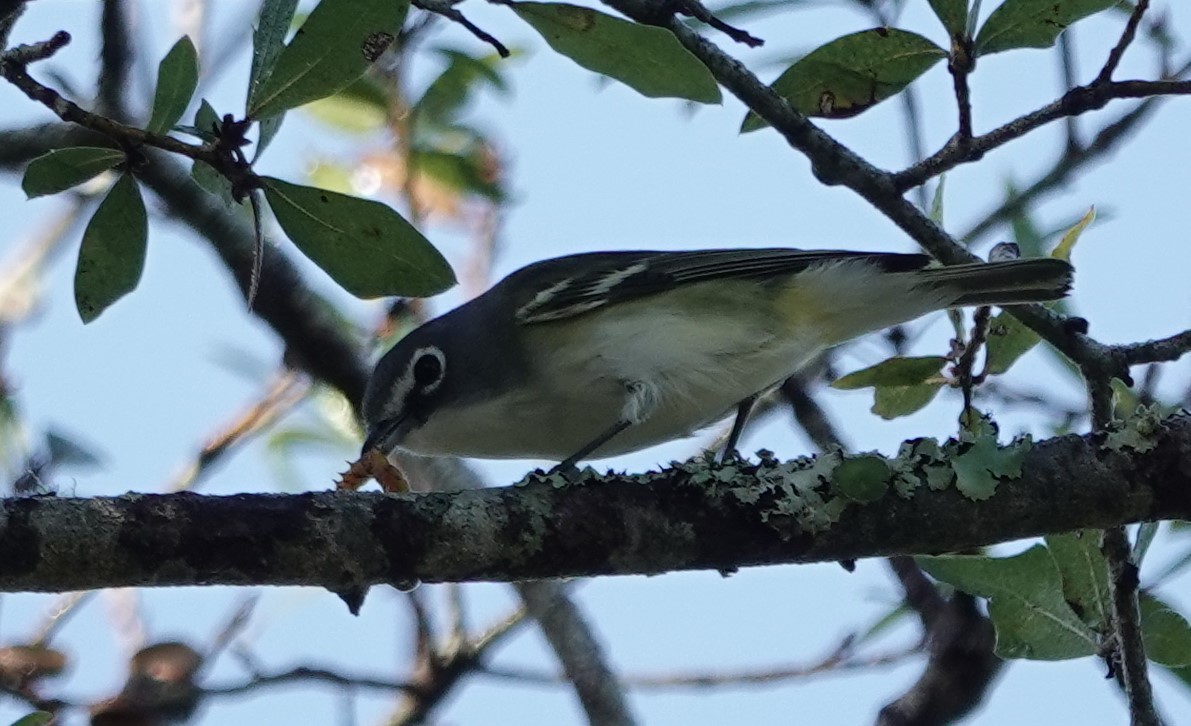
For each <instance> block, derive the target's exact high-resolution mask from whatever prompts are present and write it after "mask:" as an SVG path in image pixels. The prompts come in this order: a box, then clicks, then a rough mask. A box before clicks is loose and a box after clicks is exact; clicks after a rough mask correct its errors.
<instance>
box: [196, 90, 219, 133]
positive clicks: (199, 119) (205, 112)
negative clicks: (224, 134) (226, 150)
mask: <svg viewBox="0 0 1191 726" xmlns="http://www.w3.org/2000/svg"><path fill="white" fill-rule="evenodd" d="M222 128H223V119H221V118H220V117H219V113H218V112H217V111H216V110H215V108H214V107H213V106H212V105H211V104H210V103H208V102H207V99H205V98H204V99H203V100H201V101H199V107H198V110H197V111H195V112H194V133H195V135H196V136H197V137H198V138H200V139H202V140H203V141H215V140H216V139H218V138H219V134H220V133H221V131H220V130H221V129H222Z"/></svg>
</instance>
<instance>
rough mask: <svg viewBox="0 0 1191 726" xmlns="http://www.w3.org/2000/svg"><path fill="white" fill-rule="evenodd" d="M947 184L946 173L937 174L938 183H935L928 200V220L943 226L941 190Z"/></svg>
mask: <svg viewBox="0 0 1191 726" xmlns="http://www.w3.org/2000/svg"><path fill="white" fill-rule="evenodd" d="M946 186H947V175H946V174H940V175H939V183H938V184H936V185H935V193H934V195H933V196H932V197H931V200H930V214H929V216H930V221H932V222H934V223H935V224H937V225H939V226H940V227H942V226H943V190H944V189H945V188H946Z"/></svg>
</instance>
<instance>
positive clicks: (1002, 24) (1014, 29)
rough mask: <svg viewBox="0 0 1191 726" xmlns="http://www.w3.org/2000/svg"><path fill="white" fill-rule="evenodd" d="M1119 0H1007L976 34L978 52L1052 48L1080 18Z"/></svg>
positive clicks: (984, 53) (983, 53) (982, 53)
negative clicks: (1060, 36)
mask: <svg viewBox="0 0 1191 726" xmlns="http://www.w3.org/2000/svg"><path fill="white" fill-rule="evenodd" d="M1117 2H1118V0H1005V2H1003V3H1001V5H1000V7H998V8H997V9H996V10H994V11H992V14H991V15H989V16H988V20H986V21H984V26H983V27H981V28H980V32H979V33H977V34H976V42H975V50H976V55H978V56H979V55H988V54H990V53H1000V52H1001V51H1004V50H1011V49H1013V48H1049V47H1050V46H1052V45H1054V44H1055V40H1056V39H1057V38H1058V37H1059V33H1061V32H1063V31H1064V30H1066V29H1067V26H1068V25H1071V24H1072V23H1074V22H1075V21H1077V20H1081V19H1083V18H1086V17H1088V16H1089V15H1094V14H1096V13H1098V12H1100V11H1101V10H1106V9H1108V8H1110V7H1112V6H1113V5H1116V4H1117Z"/></svg>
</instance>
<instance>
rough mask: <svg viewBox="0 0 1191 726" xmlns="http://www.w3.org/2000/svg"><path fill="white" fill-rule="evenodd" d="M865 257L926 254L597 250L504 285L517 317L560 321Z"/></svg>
mask: <svg viewBox="0 0 1191 726" xmlns="http://www.w3.org/2000/svg"><path fill="white" fill-rule="evenodd" d="M846 260H865V261H868V262H870V263H872V264H875V265H877V266H879V267H880V268H881V269H884V270H887V271H890V272H908V271H911V270H917V269H920V268H922V267H925V266H926V265H927V264H928V263H929V262H930V258H929V257H927V256H926V255H916V254H894V253H883V252H850V251H843V250H794V249H787V248H775V249H735V250H694V251H689V252H595V253H589V254H580V255H570V256H567V257H559V258H556V259H553V260H546V261H544V262H539V263H537V264H534V265H530V266H529V267H526V268H524V269H522V270H519V271H518V272H515V273H513V274H512V275H510V276H509V277H508V278H507V279H506V280H505V281H504V282H503V283H502V286H507V292H508V293H509V294H510V295H511V296H512V297H513V300H514V303H515V307H516V310H517V313H516V316H517V321H518V322H520V323H522V324H532V323H541V322H548V321H552V320H560V319H562V318H569V317H572V316H575V315H581V314H583V313H586V312H589V311H591V310H595V309H597V308H601V307H604V306H605V305H609V304H612V303H617V302H624V301H626V300H632V299H635V298H641V297H646V296H649V295H654V294H657V293H660V292H665V291H667V290H672V289H674V288H675V287H677V286H679V285H686V284H689V283H695V282H705V281H708V280H717V279H733V278H735V279H743V278H751V279H758V278H762V279H763V278H766V277H773V276H778V275H790V274H793V273H797V272H801V271H803V270H805V269H807V268H808V267H811V266H813V265H819V264H825V263H831V262H838V261H846Z"/></svg>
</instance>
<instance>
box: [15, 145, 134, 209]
mask: <svg viewBox="0 0 1191 726" xmlns="http://www.w3.org/2000/svg"><path fill="white" fill-rule="evenodd" d="M123 161H124V152H123V151H120V150H119V149H105V148H103V147H99V146H72V147H70V148H69V149H55V150H54V151H51V152H49V153H48V154H42V155H41V156H39V157H37V158H36V159H34V160H33V161H31V162H29V166H28V167H27V168H26V169H25V178H24V179H22V180H21V188H22V189H24V190H25V195H26V196H27V197H29V198H30V199H33V198H34V197H41V196H45V195H46V194H57V193H58V192H64V191H66V190H67V189H70V188H71V187H73V186H77V185H79V184H82V183H83V182H85V181H87V180H88V179H91V178H93V177H96V176H98V175H99V174H102V173H103V172H105V171H107V170H108V169H111V168H112V167H114V166H116V165H117V164H120V163H121V162H123Z"/></svg>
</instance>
